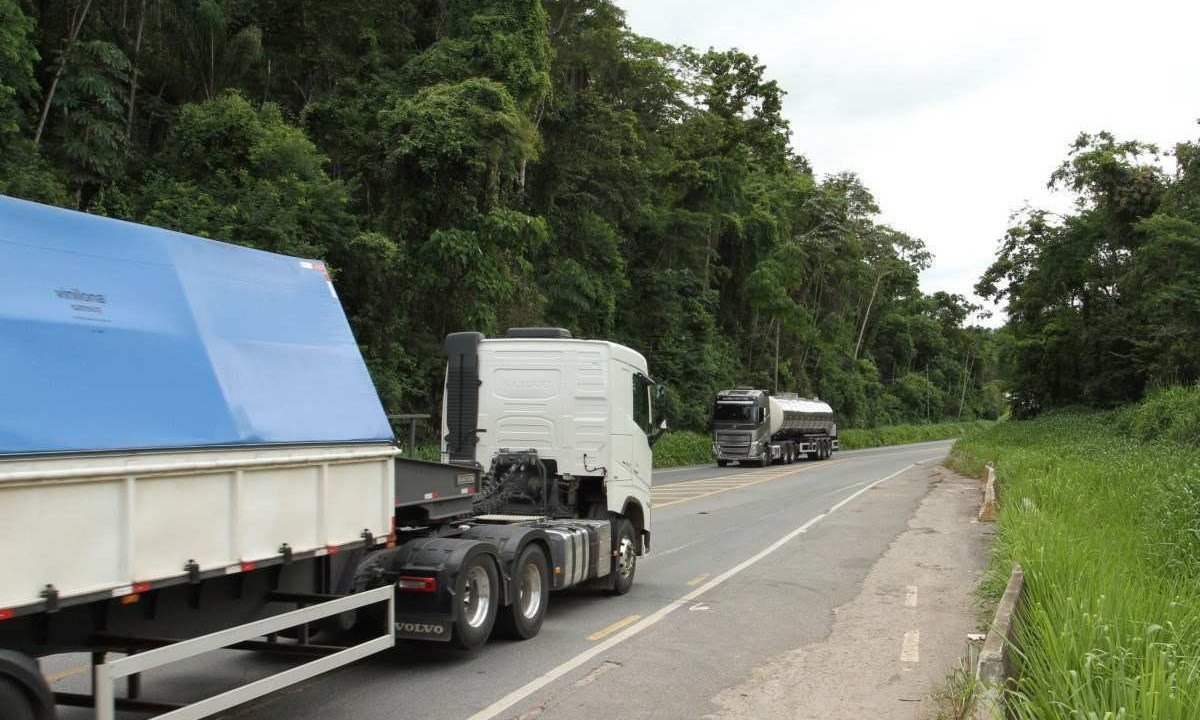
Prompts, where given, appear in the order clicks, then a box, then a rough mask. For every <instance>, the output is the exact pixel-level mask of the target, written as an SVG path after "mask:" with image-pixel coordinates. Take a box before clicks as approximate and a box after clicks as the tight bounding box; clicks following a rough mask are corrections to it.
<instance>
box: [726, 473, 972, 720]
mask: <svg viewBox="0 0 1200 720" xmlns="http://www.w3.org/2000/svg"><path fill="white" fill-rule="evenodd" d="M928 473H929V483H930V490H929V492H928V493H927V494H926V496H925V497H924V499H922V501H921V503H920V505H919V506H918V507H917V509H916V511H915V512H914V514H913V515H912V517H911V518H910V519H909V522H908V526H907V529H906V530H905V531H904V532H903V533H902V534H901V535H900V536H899V537H897V538H896V539H895V540H894V541H893V542H892V544H891V545H890V546H889V548H888V550H887V552H885V553H884V555H883V556H882V557H881V558H880V559H879V560H878V561H877V562H876V563H875V564H874V566H872V568H871V570H870V571H869V573H868V574H867V577H866V579H865V581H864V582H863V585H862V588H861V590H860V592H859V593H858V595H857V597H855V598H854V599H853V600H852V601H850V602H849V603H846V604H845V605H842V606H841V607H838V608H837V609H836V610H835V611H834V615H835V620H834V624H833V629H832V632H831V633H830V635H829V637H828V638H827V639H825V640H823V641H822V642H819V643H814V644H811V645H806V646H803V647H801V648H798V649H796V650H793V651H791V652H789V653H786V654H784V655H782V656H779V657H776V658H775V659H773V660H771V661H769V662H767V663H765V664H763V665H761V666H759V667H758V668H756V669H755V671H754V674H753V675H752V676H751V677H750V678H749V679H747V680H746V681H745V682H743V683H741V684H739V685H737V686H735V687H731V688H728V689H726V690H724V691H722V692H721V693H719V694H718V695H717V696H716V697H715V698H714V699H713V701H714V703H715V704H716V705H717V706H718V707H720V708H721V710H720V711H718V712H717V713H715V714H713V715H709V716H708V717H709V718H713V719H714V720H750V719H754V720H774V719H779V720H783V719H784V718H786V719H787V720H802V719H805V718H812V719H813V720H816V719H818V718H819V719H821V720H838V719H840V718H845V719H846V720H850V719H855V720H857V719H858V718H864V717H873V718H888V719H904V720H907V719H909V718H921V717H927V716H929V715H930V714H931V713H932V712H933V710H934V708H933V705H932V702H931V700H930V698H929V696H930V693H931V692H933V691H934V690H936V689H937V688H938V687H940V686H941V685H942V683H943V681H944V679H945V677H946V675H947V674H948V673H949V672H950V671H952V670H953V669H955V668H956V667H958V665H959V663H960V661H961V659H962V658H963V656H964V654H965V649H966V645H967V639H966V636H967V633H969V632H973V631H974V630H975V629H976V628H977V625H978V620H977V615H976V605H975V595H974V589H975V586H976V585H977V584H978V582H979V577H980V575H981V574H982V572H983V570H984V565H985V563H986V555H987V547H988V544H989V542H990V540H991V529H990V526H987V525H981V524H979V523H978V522H975V520H974V517H975V512H976V511H977V510H978V506H979V497H980V487H979V482H978V481H977V480H973V479H971V478H965V477H962V476H960V475H957V474H955V473H953V472H951V471H950V470H947V469H946V468H944V467H940V466H936V467H931V468H929V470H928Z"/></svg>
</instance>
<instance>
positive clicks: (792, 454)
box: [783, 443, 796, 465]
mask: <svg viewBox="0 0 1200 720" xmlns="http://www.w3.org/2000/svg"><path fill="white" fill-rule="evenodd" d="M794 462H796V443H788V447H787V459H785V460H784V461H783V464H784V465H791V464H792V463H794Z"/></svg>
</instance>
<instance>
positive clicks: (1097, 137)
mask: <svg viewBox="0 0 1200 720" xmlns="http://www.w3.org/2000/svg"><path fill="white" fill-rule="evenodd" d="M1050 186H1051V187H1052V188H1057V189H1060V190H1062V191H1065V192H1069V193H1072V194H1074V196H1075V204H1074V207H1073V209H1072V210H1071V211H1069V212H1066V213H1053V212H1050V211H1047V210H1044V209H1039V208H1027V209H1025V210H1024V211H1023V212H1021V213H1020V214H1019V215H1018V216H1017V217H1016V218H1015V222H1014V223H1013V226H1012V228H1011V229H1010V230H1009V231H1008V233H1007V234H1006V235H1005V237H1004V239H1003V243H1002V244H1001V247H1000V251H999V253H998V254H997V257H996V260H995V262H994V263H993V264H992V265H991V267H990V268H988V270H987V272H986V273H985V274H984V276H983V278H982V279H980V281H979V283H978V285H977V286H976V291H977V292H978V293H979V294H980V295H981V296H983V297H985V298H990V299H992V300H994V301H996V302H997V303H1004V307H1005V309H1006V310H1007V313H1008V323H1007V325H1006V326H1005V328H1004V330H1003V332H1002V333H1001V337H1000V338H999V339H998V347H1001V348H1003V350H1002V351H1001V353H1000V357H1001V358H1002V360H1003V366H1002V372H1003V374H1004V376H1005V378H1006V387H1009V388H1011V392H1012V396H1011V397H1012V403H1013V411H1014V415H1015V416H1017V417H1030V416H1034V415H1037V414H1039V413H1041V412H1044V411H1046V410H1052V409H1061V408H1066V407H1071V406H1083V407H1089V408H1112V407H1116V406H1119V405H1126V404H1128V403H1132V402H1136V401H1138V400H1141V399H1142V398H1143V397H1145V396H1146V395H1147V394H1149V393H1150V392H1151V391H1153V390H1158V389H1166V388H1170V387H1172V386H1188V385H1195V384H1196V383H1197V382H1198V381H1200V143H1197V142H1191V141H1184V142H1180V143H1178V144H1176V146H1175V147H1174V148H1173V149H1171V150H1169V151H1167V152H1163V151H1161V150H1160V149H1159V148H1157V147H1155V146H1154V145H1151V144H1148V143H1144V142H1139V141H1126V140H1120V139H1118V138H1116V137H1114V136H1113V135H1112V134H1111V133H1107V132H1101V133H1097V134H1094V135H1092V134H1083V135H1080V136H1079V138H1078V140H1077V141H1076V142H1075V144H1074V145H1073V146H1072V148H1071V150H1070V153H1069V155H1068V157H1067V159H1066V160H1065V161H1064V162H1063V164H1062V165H1061V166H1060V167H1059V168H1058V169H1057V170H1056V171H1055V172H1054V173H1053V175H1052V176H1051V179H1050Z"/></svg>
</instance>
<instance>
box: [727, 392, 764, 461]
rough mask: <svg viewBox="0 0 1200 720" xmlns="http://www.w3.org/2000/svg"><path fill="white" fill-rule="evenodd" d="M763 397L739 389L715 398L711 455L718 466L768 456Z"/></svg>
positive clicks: (759, 394) (756, 393) (762, 394)
mask: <svg viewBox="0 0 1200 720" xmlns="http://www.w3.org/2000/svg"><path fill="white" fill-rule="evenodd" d="M767 397H768V396H767V393H766V392H765V391H763V390H751V389H741V388H739V389H735V390H725V391H723V392H721V393H719V394H718V395H717V398H716V400H715V401H714V402H713V454H714V455H715V456H716V458H717V462H718V463H720V464H725V463H727V462H729V461H731V460H737V461H739V462H745V461H758V460H760V459H761V458H764V457H768V456H769V454H770V453H769V450H768V445H769V444H770V440H771V426H770V423H769V422H768V413H769V412H770V404H769V403H768V402H767ZM763 464H765V463H763Z"/></svg>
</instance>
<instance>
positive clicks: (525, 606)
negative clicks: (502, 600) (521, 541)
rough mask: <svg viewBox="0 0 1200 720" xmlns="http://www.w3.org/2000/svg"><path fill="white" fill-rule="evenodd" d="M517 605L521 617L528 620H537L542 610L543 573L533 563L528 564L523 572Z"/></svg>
mask: <svg viewBox="0 0 1200 720" xmlns="http://www.w3.org/2000/svg"><path fill="white" fill-rule="evenodd" d="M517 603H518V605H517V607H518V609H519V610H520V612H521V616H522V617H524V618H525V619H527V620H532V619H534V618H536V617H537V616H538V612H539V611H541V609H542V571H541V570H539V569H538V566H537V565H534V564H533V563H527V564H526V565H525V567H524V568H523V569H522V570H521V585H520V588H519V589H518V590H517Z"/></svg>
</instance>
